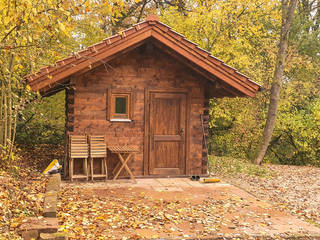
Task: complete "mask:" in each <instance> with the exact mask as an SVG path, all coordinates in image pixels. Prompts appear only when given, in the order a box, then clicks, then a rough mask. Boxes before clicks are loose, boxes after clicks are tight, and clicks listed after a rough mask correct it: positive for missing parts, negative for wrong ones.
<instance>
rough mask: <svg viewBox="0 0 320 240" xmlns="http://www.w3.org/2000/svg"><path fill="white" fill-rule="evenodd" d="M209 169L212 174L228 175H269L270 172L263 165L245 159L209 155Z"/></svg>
mask: <svg viewBox="0 0 320 240" xmlns="http://www.w3.org/2000/svg"><path fill="white" fill-rule="evenodd" d="M209 170H210V172H211V173H212V174H217V175H221V176H228V175H232V174H237V173H241V174H246V175H254V176H259V177H271V172H270V170H269V169H268V168H266V167H265V166H258V165H256V164H253V163H251V162H249V161H248V160H245V159H236V158H230V157H217V156H212V155H211V156H209Z"/></svg>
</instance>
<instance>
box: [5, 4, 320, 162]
mask: <svg viewBox="0 0 320 240" xmlns="http://www.w3.org/2000/svg"><path fill="white" fill-rule="evenodd" d="M150 13H155V14H157V15H158V16H159V18H160V21H162V22H163V23H165V24H167V25H169V26H170V27H171V28H173V30H175V31H177V32H179V33H181V34H183V35H184V36H185V37H186V38H187V39H189V40H191V41H193V42H195V43H197V44H198V45H199V46H200V47H202V48H203V49H205V50H207V51H209V52H211V53H212V55H213V56H215V57H217V58H219V59H221V60H223V61H224V62H226V63H227V64H228V65H231V66H232V67H235V68H236V69H237V70H238V71H239V72H241V73H244V74H246V75H247V76H249V77H250V78H251V79H252V80H254V81H255V82H257V83H259V84H260V85H262V87H263V91H262V92H260V93H258V94H257V96H256V97H255V98H232V99H226V98H224V99H212V100H211V108H210V117H211V118H210V138H209V151H210V154H212V155H216V156H229V157H234V158H240V159H249V160H251V161H254V159H255V157H256V154H257V151H258V149H259V146H260V144H261V141H262V133H263V128H264V125H265V122H266V117H267V111H268V104H269V96H270V89H271V84H272V79H273V73H274V68H275V61H276V56H277V51H278V44H279V33H280V30H281V29H280V28H281V1H276V0H268V1H266V0H229V1H224V0H173V1H167V0H83V1H76V0H74V1H73V0H17V1H12V0H8V1H4V0H0V86H1V99H0V127H1V128H0V145H1V159H2V160H1V162H0V165H5V164H8V161H13V160H14V159H15V152H16V150H17V146H21V145H22V144H23V145H35V144H62V145H63V144H64V140H65V136H64V131H65V109H64V101H65V96H64V91H61V92H59V93H57V94H54V95H52V96H50V97H41V96H40V95H39V94H37V93H33V92H32V91H31V90H30V87H29V86H28V85H26V84H25V81H24V79H23V77H24V76H25V75H27V74H29V73H31V72H35V71H37V70H38V69H40V68H41V66H45V65H49V64H52V63H54V62H55V61H57V60H59V59H61V58H63V57H66V56H68V55H70V53H73V52H76V51H79V50H81V49H84V48H86V47H87V46H89V45H91V44H94V43H97V42H99V41H101V40H103V39H104V38H106V37H109V36H111V35H112V34H116V33H119V32H121V31H122V30H123V29H126V28H128V27H130V26H132V24H135V23H137V22H140V21H142V20H144V19H145V18H146V16H147V15H149V14H150ZM319 32H320V1H319V0H300V1H299V2H298V7H297V10H296V12H295V15H294V20H293V24H292V28H291V32H290V37H289V48H288V57H287V65H286V69H285V74H284V77H283V82H282V90H281V95H280V102H279V110H278V117H277V122H276V126H275V130H274V132H273V137H272V140H271V143H270V146H269V148H268V151H267V155H266V157H265V160H264V161H265V162H270V163H280V164H295V165H314V166H318V167H319V166H320V68H319V66H320V38H319V36H320V34H319Z"/></svg>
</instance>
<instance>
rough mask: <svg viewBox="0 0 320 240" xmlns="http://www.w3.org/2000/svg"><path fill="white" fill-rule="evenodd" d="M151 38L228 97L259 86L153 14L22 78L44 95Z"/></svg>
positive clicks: (254, 90)
mask: <svg viewBox="0 0 320 240" xmlns="http://www.w3.org/2000/svg"><path fill="white" fill-rule="evenodd" d="M150 39H152V40H153V42H154V43H155V44H156V46H157V47H159V48H162V49H163V50H167V52H169V53H170V52H171V53H174V54H172V55H176V56H179V57H180V58H181V59H184V60H185V62H187V63H188V66H190V67H192V68H193V69H194V70H196V71H197V72H199V73H200V74H202V75H203V76H205V77H206V78H207V79H208V80H210V81H212V82H214V83H215V85H217V84H219V86H222V88H224V89H225V90H226V91H228V92H229V93H230V96H249V97H254V96H255V94H256V93H257V92H258V91H259V90H260V89H261V86H260V85H258V84H257V83H255V82H253V81H251V80H250V79H249V78H248V77H247V76H245V75H243V74H241V73H239V72H238V71H237V70H236V69H234V68H232V67H230V66H228V65H226V64H225V63H224V62H223V61H221V60H219V59H217V58H215V57H213V56H212V55H211V54H210V53H209V52H207V51H205V50H203V49H201V48H199V47H198V46H197V45H196V44H195V43H192V42H190V41H188V40H187V39H185V38H184V37H183V36H182V35H180V34H179V33H176V32H174V31H173V30H172V29H171V28H170V27H168V26H167V25H165V24H163V23H161V22H159V21H158V20H157V19H156V18H155V17H153V16H152V17H148V18H147V20H146V21H144V22H141V23H139V24H136V25H134V26H133V27H131V28H129V29H127V30H125V31H123V32H122V33H121V34H117V35H115V36H112V37H109V38H107V39H105V40H103V41H102V42H100V43H97V44H95V45H92V46H89V47H88V48H87V49H86V50H83V51H80V52H77V53H74V54H73V55H72V56H69V57H67V58H65V59H62V60H60V61H58V62H56V63H55V64H54V65H52V66H47V67H44V68H42V69H40V71H39V72H37V73H35V74H31V75H28V76H26V77H25V78H26V80H27V83H28V84H29V85H30V87H31V89H32V90H34V91H39V92H40V93H41V94H46V93H48V92H50V91H52V90H55V89H57V87H58V86H59V85H61V84H64V83H65V82H67V81H68V79H69V77H70V76H72V75H75V74H81V73H84V72H86V71H90V70H92V69H93V68H95V67H97V66H100V65H101V64H104V63H106V62H108V61H110V60H112V59H114V58H116V57H118V56H119V55H120V54H123V53H125V52H128V51H131V50H133V49H135V48H136V47H138V46H141V45H142V44H144V43H145V42H146V41H149V40H150ZM168 50H169V51H168ZM217 80H218V82H219V83H217Z"/></svg>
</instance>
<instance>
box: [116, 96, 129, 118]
mask: <svg viewBox="0 0 320 240" xmlns="http://www.w3.org/2000/svg"><path fill="white" fill-rule="evenodd" d="M115 102H116V107H115V113H116V114H126V113H127V98H126V97H116V101H115Z"/></svg>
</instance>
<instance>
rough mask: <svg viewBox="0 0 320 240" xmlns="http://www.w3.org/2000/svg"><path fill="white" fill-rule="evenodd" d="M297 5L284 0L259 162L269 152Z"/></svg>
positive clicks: (257, 161)
mask: <svg viewBox="0 0 320 240" xmlns="http://www.w3.org/2000/svg"><path fill="white" fill-rule="evenodd" d="M296 7H297V0H282V23H281V32H280V43H279V50H278V55H277V61H276V66H275V71H274V76H273V83H272V87H271V94H270V103H269V110H268V116H267V122H266V126H265V128H264V132H263V143H262V145H261V148H260V151H259V153H258V156H257V158H256V163H257V164H261V163H262V160H263V158H264V156H265V154H266V152H267V149H268V146H269V143H270V140H271V137H272V132H273V129H274V126H275V122H276V118H277V112H278V103H279V98H280V89H281V86H282V78H283V72H284V67H285V61H286V58H287V49H288V39H289V32H290V28H291V23H292V18H293V15H294V11H295V9H296Z"/></svg>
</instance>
